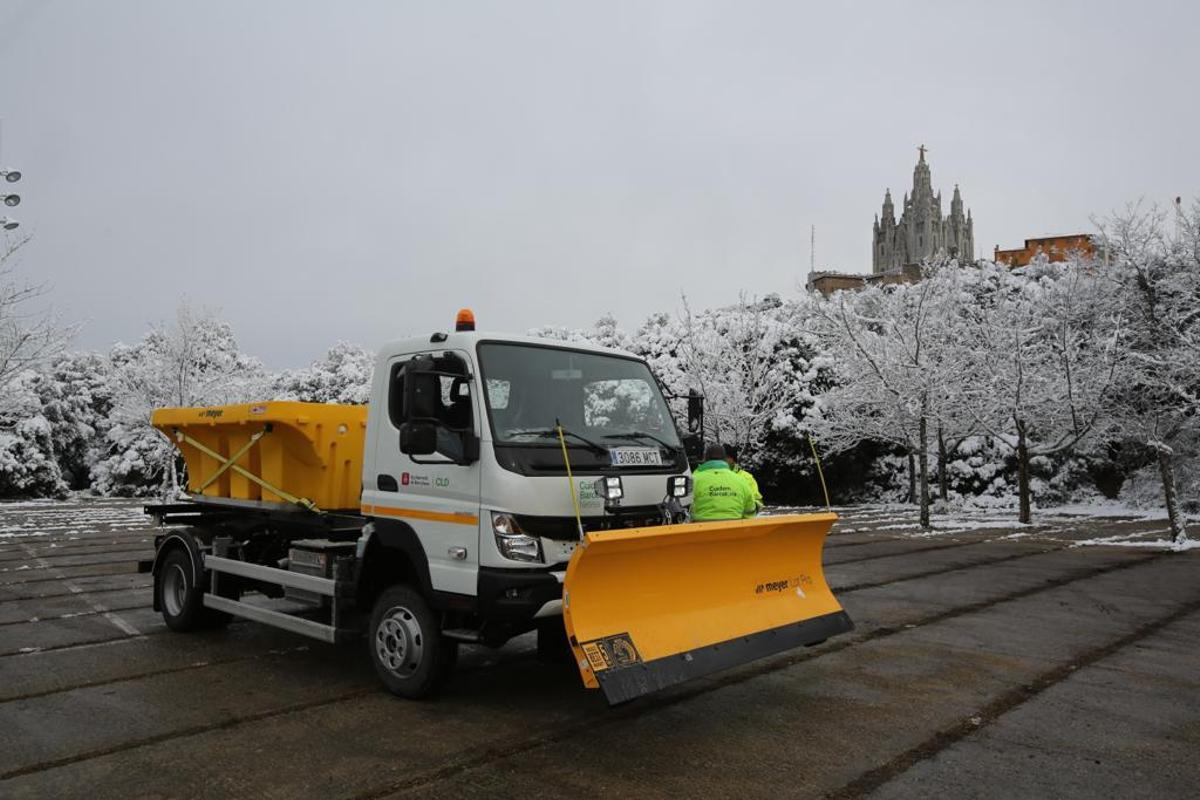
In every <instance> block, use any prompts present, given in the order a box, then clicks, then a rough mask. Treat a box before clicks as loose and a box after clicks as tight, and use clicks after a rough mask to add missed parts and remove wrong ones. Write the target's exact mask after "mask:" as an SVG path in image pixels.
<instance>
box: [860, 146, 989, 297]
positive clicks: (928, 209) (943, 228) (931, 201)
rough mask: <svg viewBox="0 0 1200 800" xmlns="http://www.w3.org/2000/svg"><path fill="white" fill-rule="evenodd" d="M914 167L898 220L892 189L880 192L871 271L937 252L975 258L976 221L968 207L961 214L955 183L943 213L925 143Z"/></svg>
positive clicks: (915, 261)
mask: <svg viewBox="0 0 1200 800" xmlns="http://www.w3.org/2000/svg"><path fill="white" fill-rule="evenodd" d="M918 153H919V157H918V160H917V166H916V168H914V169H913V188H912V195H911V196H910V195H909V194H907V193H906V194H905V195H904V206H903V208H902V209H901V211H900V221H899V222H897V221H896V212H895V207H894V206H893V205H892V190H891V189H888V190H887V192H886V193H885V194H884V196H883V218H882V219H881V218H879V217H878V216H877V217H876V218H875V227H874V230H873V238H872V240H871V241H872V249H871V271H872V272H873V273H874V274H876V275H878V274H880V273H884V272H891V271H893V270H899V269H902V268H903V267H907V266H912V265H914V264H920V263H921V262H922V261H924V260H926V259H928V258H932V257H934V256H938V255H947V256H950V257H952V258H959V259H962V260H964V261H974V260H975V222H974V220H972V219H971V212H970V210H968V211H967V212H966V215H965V216H964V215H963V202H962V195H961V194H959V191H958V185H957V184H956V185H955V186H954V197H953V199H951V201H950V214H949V215H948V216H945V217H943V216H942V193H941V192H938V193H937V194H936V195H935V194H934V193H933V184H932V181H931V179H930V175H929V165H928V164H927V163H925V147H924V146H923V145H922V146H921V147H919V148H918Z"/></svg>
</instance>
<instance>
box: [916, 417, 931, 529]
mask: <svg viewBox="0 0 1200 800" xmlns="http://www.w3.org/2000/svg"><path fill="white" fill-rule="evenodd" d="M918 438H919V439H920V445H921V452H920V453H918V454H917V458H918V460H919V461H920V464H921V527H922V528H925V529H926V530H928V529H929V422H928V421H927V420H926V419H925V417H923V416H922V417H921V424H920V433H919V434H918Z"/></svg>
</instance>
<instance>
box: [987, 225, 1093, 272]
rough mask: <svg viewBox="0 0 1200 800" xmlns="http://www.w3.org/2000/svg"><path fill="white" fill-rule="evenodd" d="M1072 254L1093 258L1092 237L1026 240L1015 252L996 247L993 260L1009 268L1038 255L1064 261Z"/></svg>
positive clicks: (1076, 235) (1046, 237) (1077, 234)
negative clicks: (1042, 254)
mask: <svg viewBox="0 0 1200 800" xmlns="http://www.w3.org/2000/svg"><path fill="white" fill-rule="evenodd" d="M1072 252H1077V253H1082V254H1083V255H1088V256H1093V255H1095V254H1096V245H1095V244H1094V243H1093V242H1092V237H1091V236H1089V235H1087V234H1086V233H1076V234H1071V235H1070V236H1043V237H1042V238H1040V239H1026V240H1025V246H1024V247H1022V248H1019V249H1017V250H1001V249H1000V246H999V245H997V246H996V250H995V256H994V259H995V261H996V263H997V264H1007V265H1008V266H1010V267H1023V266H1025V265H1026V264H1028V263H1029V262H1030V261H1033V259H1034V258H1035V257H1036V256H1037V255H1038V254H1039V253H1045V255H1046V257H1047V258H1048V259H1050V260H1051V261H1066V259H1067V255H1068V254H1069V253H1072Z"/></svg>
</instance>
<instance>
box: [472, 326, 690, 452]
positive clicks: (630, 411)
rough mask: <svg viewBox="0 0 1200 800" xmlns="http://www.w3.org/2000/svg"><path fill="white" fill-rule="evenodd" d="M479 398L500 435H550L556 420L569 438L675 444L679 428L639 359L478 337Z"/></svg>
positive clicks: (522, 440) (530, 440) (516, 439)
mask: <svg viewBox="0 0 1200 800" xmlns="http://www.w3.org/2000/svg"><path fill="white" fill-rule="evenodd" d="M479 362H480V367H481V370H482V373H483V379H484V389H485V391H484V393H483V395H484V400H485V402H486V403H487V408H488V416H489V417H490V419H491V422H492V433H493V435H494V436H495V440H496V441H497V442H503V443H511V444H534V443H540V442H543V441H546V440H547V439H549V438H550V437H549V433H548V432H551V431H553V429H554V425H555V421H556V420H557V421H559V422H561V423H562V425H563V427H564V428H565V429H566V430H567V431H569V432H570V434H571V436H569V437H568V439H567V444H568V445H570V446H571V447H579V446H587V444H586V442H585V441H583V440H591V441H592V442H594V443H598V444H601V445H603V446H604V447H658V446H660V445H665V446H667V447H669V448H678V447H680V446H681V444H680V442H679V434H678V433H677V432H676V430H675V423H674V422H673V421H672V419H671V414H670V411H669V410H668V409H667V404H666V402H665V401H664V400H663V396H662V392H661V391H660V390H659V388H658V383H657V382H656V381H655V380H654V376H653V375H651V373H650V369H649V367H647V366H646V365H645V364H644V363H643V362H641V361H637V360H635V359H631V358H621V357H619V356H609V355H601V354H598V353H584V352H579V351H577V350H560V349H556V348H550V347H538V346H536V345H517V344H487V343H485V344H481V345H479Z"/></svg>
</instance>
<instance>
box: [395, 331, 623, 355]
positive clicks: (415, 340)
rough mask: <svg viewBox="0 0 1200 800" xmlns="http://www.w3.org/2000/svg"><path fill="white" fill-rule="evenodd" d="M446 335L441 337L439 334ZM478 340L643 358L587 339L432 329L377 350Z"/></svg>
mask: <svg viewBox="0 0 1200 800" xmlns="http://www.w3.org/2000/svg"><path fill="white" fill-rule="evenodd" d="M443 336H444V337H445V338H444V339H443V338H442V337H443ZM480 342H500V343H505V344H525V345H537V346H539V347H556V348H560V349H563V350H581V351H584V352H587V353H597V354H600V355H616V356H624V357H625V358H635V359H637V360H638V361H644V360H645V359H643V358H642V357H641V356H639V355H636V354H634V353H630V352H629V351H628V350H618V349H616V348H611V347H599V346H597V345H594V344H589V343H588V342H577V341H570V340H566V339H547V338H543V337H540V336H517V335H514V334H511V333H497V332H493V331H450V332H441V331H439V332H435V333H432V334H430V335H427V336H414V337H412V338H408V339H395V340H392V341H390V342H387V343H386V344H384V345H383V347H381V348H380V350H379V355H380V356H384V357H388V358H390V357H392V356H395V355H400V354H404V353H417V352H421V351H423V350H466V351H468V352H471V353H474V352H475V345H477V344H479V343H480Z"/></svg>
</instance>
